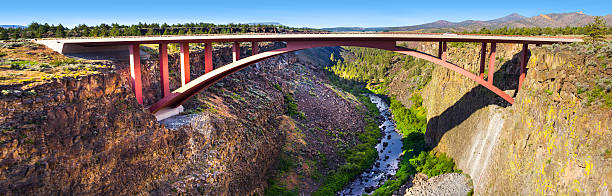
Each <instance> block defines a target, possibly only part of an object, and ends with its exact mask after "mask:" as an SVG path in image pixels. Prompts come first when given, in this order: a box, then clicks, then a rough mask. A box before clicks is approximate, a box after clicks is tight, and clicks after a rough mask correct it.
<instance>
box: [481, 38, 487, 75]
mask: <svg viewBox="0 0 612 196" xmlns="http://www.w3.org/2000/svg"><path fill="white" fill-rule="evenodd" d="M481 45H482V46H481V47H480V78H482V79H484V70H485V62H486V59H487V43H486V42H482V44H481Z"/></svg>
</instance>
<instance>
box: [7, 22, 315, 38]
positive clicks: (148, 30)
mask: <svg viewBox="0 0 612 196" xmlns="http://www.w3.org/2000/svg"><path fill="white" fill-rule="evenodd" d="M320 31H321V30H318V29H311V28H295V27H288V26H284V25H267V24H233V23H230V24H212V23H184V24H172V25H169V24H166V23H163V24H159V23H150V24H147V23H138V24H135V25H120V24H115V23H113V24H110V25H108V24H100V25H96V26H88V25H85V24H81V25H77V26H75V27H73V28H67V27H64V26H63V25H62V24H59V25H49V24H47V23H45V24H40V23H36V22H33V23H31V24H29V25H28V26H27V27H25V28H0V40H9V39H33V38H48V37H113V36H142V35H184V34H229V33H289V32H320Z"/></svg>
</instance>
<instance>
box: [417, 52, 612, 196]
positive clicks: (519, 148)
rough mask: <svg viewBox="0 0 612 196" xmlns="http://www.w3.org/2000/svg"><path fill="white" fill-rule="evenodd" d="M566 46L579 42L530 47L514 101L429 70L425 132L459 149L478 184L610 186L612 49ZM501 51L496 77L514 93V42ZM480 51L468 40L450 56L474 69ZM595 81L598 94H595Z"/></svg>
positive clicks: (514, 189) (479, 187) (562, 189)
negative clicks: (611, 51)
mask: <svg viewBox="0 0 612 196" xmlns="http://www.w3.org/2000/svg"><path fill="white" fill-rule="evenodd" d="M572 47H575V48H581V47H584V46H569V47H563V46H552V47H544V48H543V47H530V49H531V53H530V59H529V63H528V65H527V68H528V72H527V77H526V80H525V84H524V86H523V87H522V89H521V91H519V92H518V94H516V98H515V99H516V102H515V104H514V105H511V106H510V105H508V104H505V103H503V101H501V100H500V99H499V98H497V97H496V96H495V95H494V94H492V93H490V92H488V91H487V90H486V89H484V88H483V87H480V86H477V85H476V84H475V83H474V82H470V81H469V80H468V79H467V78H464V77H462V76H460V75H459V74H455V73H452V72H451V71H448V70H445V69H442V68H436V69H435V70H434V72H433V76H432V81H431V82H430V83H429V84H428V85H427V86H426V87H425V89H424V96H425V97H428V98H427V99H425V100H426V101H424V104H425V105H426V107H427V109H428V128H427V133H426V135H427V139H428V142H429V144H430V145H432V146H435V150H436V151H439V152H446V153H447V154H449V155H450V156H452V157H453V158H455V161H456V162H457V166H458V167H459V168H460V169H462V170H463V171H464V172H466V173H467V174H469V175H470V176H471V177H472V179H473V181H474V185H475V191H476V193H478V194H484V195H489V194H535V193H539V194H549V193H567V194H571V193H587V194H596V193H599V194H605V193H609V191H610V189H609V188H608V186H609V185H608V184H610V182H611V180H612V170H611V169H610V168H612V167H611V164H612V161H611V160H610V158H611V157H610V153H609V152H610V149H611V148H612V144H611V143H610V142H609V141H610V139H611V137H612V134H611V132H610V129H611V127H612V125H611V123H612V122H610V119H611V117H612V113H611V112H610V110H609V109H610V108H609V107H610V106H608V105H606V104H607V101H608V100H606V97H605V96H606V93H608V95H607V96H609V93H610V81H611V75H612V74H611V72H610V68H606V67H605V64H606V63H609V58H610V56H609V53H606V52H605V51H606V49H605V47H604V49H602V50H601V51H600V53H592V52H591V53H588V52H586V53H585V52H584V51H582V52H581V51H580V50H572ZM608 47H609V46H608ZM607 50H609V49H607ZM498 51H504V52H502V53H499V52H498V56H499V58H498V61H497V65H498V66H497V70H496V73H495V76H494V78H495V80H494V81H496V82H495V84H496V86H500V87H501V88H502V90H507V92H510V93H512V92H513V90H514V89H516V86H517V84H516V78H518V69H517V68H518V66H517V65H518V62H519V61H518V58H517V55H518V53H519V51H520V48H519V46H517V45H503V46H502V48H501V49H498ZM587 51H588V50H587ZM602 53H603V54H602ZM477 54H478V53H477V47H475V46H474V47H466V48H455V49H451V52H450V55H449V56H450V61H451V62H456V63H457V64H458V65H466V67H464V68H466V69H468V70H472V71H473V72H474V71H475V70H476V69H477V66H478V63H477V60H478V55H477ZM606 55H607V57H606ZM594 58H597V59H599V60H598V61H593V60H591V59H594ZM504 80H506V81H510V82H504ZM606 88H607V89H606ZM596 89H600V91H601V90H603V94H601V93H600V94H598V95H593V93H592V92H593V91H594V90H596ZM581 91H582V92H581ZM585 91H587V92H585ZM591 96H600V97H595V98H594V97H591ZM597 99H600V100H597ZM608 99H609V98H608Z"/></svg>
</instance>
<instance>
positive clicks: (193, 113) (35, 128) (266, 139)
mask: <svg viewBox="0 0 612 196" xmlns="http://www.w3.org/2000/svg"><path fill="white" fill-rule="evenodd" d="M281 46H282V45H279V43H272V44H270V45H266V46H262V47H261V48H262V50H269V49H272V48H275V47H281ZM144 50H146V51H149V52H147V53H148V54H144V55H143V58H144V59H143V61H142V62H143V70H144V71H143V74H142V75H143V90H144V95H145V97H146V99H145V103H146V104H151V103H152V102H153V101H154V100H156V99H158V98H159V96H160V91H159V84H158V80H157V78H158V77H159V71H158V67H157V64H158V63H157V58H156V55H157V54H155V53H150V50H147V49H146V48H145V49H144ZM248 53H249V51H248V50H246V48H243V50H242V55H243V56H247V55H248ZM301 53H303V55H300V53H298V54H287V55H281V56H279V57H274V58H271V59H269V60H266V61H262V62H259V63H257V64H255V65H253V66H252V67H249V68H246V69H245V70H243V71H240V72H237V73H236V74H233V75H231V76H229V77H227V78H225V79H223V80H222V81H220V82H218V83H217V84H215V85H213V86H211V87H210V88H208V89H206V90H205V91H203V92H202V93H199V94H198V95H196V96H194V97H193V98H192V99H191V100H189V101H188V102H187V103H185V105H184V106H185V107H186V112H185V113H184V114H182V115H181V118H180V121H181V122H182V123H179V124H180V125H179V126H174V125H173V124H172V123H169V124H167V125H164V124H160V123H158V122H156V121H155V118H154V116H153V115H152V114H150V113H149V112H148V111H146V110H145V108H144V107H143V106H142V105H139V104H138V103H137V102H136V101H135V98H134V96H133V94H132V92H131V90H130V89H129V87H128V85H127V84H128V82H127V79H126V78H127V77H126V73H127V71H126V67H127V66H126V64H125V62H114V64H115V65H114V67H117V69H115V70H110V69H108V70H105V71H101V72H100V73H98V74H92V75H85V76H75V77H64V78H58V79H52V80H51V81H50V82H45V83H42V84H37V85H23V86H14V88H15V89H18V90H7V91H6V92H5V91H3V92H2V94H1V95H0V112H1V114H2V115H0V125H1V126H0V128H1V129H2V132H0V171H1V172H0V194H2V195H24V194H25V195H45V194H65V193H72V194H121V195H124V194H151V195H168V194H204V195H250V194H263V193H264V190H265V189H266V187H267V186H268V182H267V179H268V178H269V177H270V176H272V175H274V174H275V173H277V172H275V171H274V169H275V168H276V165H277V164H278V156H280V155H281V154H284V155H283V156H290V157H299V158H300V159H299V160H297V161H296V163H297V164H299V166H300V167H298V168H296V169H294V170H292V172H293V173H292V175H290V176H284V175H283V176H279V177H278V178H279V179H284V178H289V179H293V180H294V181H293V183H292V184H285V185H288V186H293V187H295V186H301V187H303V188H304V189H306V191H312V190H313V189H314V188H316V186H317V184H318V183H319V182H318V181H314V180H312V179H311V178H310V177H307V178H305V179H302V177H299V176H303V175H313V176H316V177H317V179H320V175H321V173H320V172H325V171H327V170H330V169H334V168H335V167H337V165H338V164H339V163H341V162H342V160H341V159H342V157H341V156H339V153H338V151H339V150H340V149H339V148H337V145H342V147H343V148H350V147H351V146H353V145H355V141H356V140H357V139H356V137H357V133H359V129H361V128H362V127H363V126H364V124H363V122H362V121H361V120H362V116H361V115H362V114H361V112H360V111H361V110H364V108H363V105H361V104H360V103H358V102H357V101H355V100H350V99H349V98H347V97H346V96H348V95H347V94H346V93H344V92H341V90H339V89H336V88H334V87H332V86H330V85H329V84H327V81H326V79H325V74H324V72H321V71H320V68H321V66H322V65H323V64H325V63H327V61H328V60H326V59H327V58H328V57H329V53H330V51H328V49H320V50H308V51H302V52H301ZM318 55H320V56H318ZM202 56H203V55H202V54H201V53H199V52H193V53H192V55H191V58H192V72H191V74H192V76H191V77H192V78H195V77H197V76H199V75H201V74H203V72H202V71H203V70H202V69H203V61H202V60H203V58H202ZM214 56H215V57H217V58H216V59H217V60H216V61H215V62H214V64H215V67H219V66H222V65H224V64H226V63H227V62H229V61H230V60H231V59H230V58H229V57H231V50H230V48H228V47H223V46H220V47H216V48H215V50H214ZM176 57H177V55H176V54H171V55H170V69H171V70H179V69H178V62H177V60H178V58H176ZM311 57H313V58H311ZM318 57H320V58H318ZM317 70H319V71H317ZM170 76H171V87H172V88H176V87H178V86H179V85H180V84H179V81H180V80H179V77H178V76H179V75H178V71H171V72H170ZM11 88H13V87H11ZM279 89H280V90H279ZM288 94H290V95H293V96H294V97H295V102H296V103H295V104H297V109H298V111H299V112H301V113H302V115H303V116H301V117H300V116H296V117H288V116H287V115H285V110H286V104H287V101H286V99H287V95H288ZM302 130H304V131H302ZM347 131H356V132H355V134H353V133H351V134H344V133H346V132H347ZM338 133H342V135H339V134H338ZM286 138H288V139H286ZM305 142H307V143H305ZM331 142H333V143H337V145H325V144H328V143H331ZM306 144H308V145H306ZM281 152H282V153H281ZM320 157H324V158H325V159H324V160H323V159H321V160H319V158H320ZM304 158H305V160H304ZM304 161H306V162H304ZM319 162H320V163H319ZM322 164H325V165H322ZM309 167H310V168H309ZM316 168H321V169H316ZM297 177H299V178H298V179H296V178H297ZM296 180H297V181H296Z"/></svg>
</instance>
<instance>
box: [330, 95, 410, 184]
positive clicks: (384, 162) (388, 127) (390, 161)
mask: <svg viewBox="0 0 612 196" xmlns="http://www.w3.org/2000/svg"><path fill="white" fill-rule="evenodd" d="M367 96H368V97H370V101H372V103H374V104H376V107H377V108H378V111H379V112H380V115H381V116H382V118H383V121H382V122H381V124H380V126H379V127H380V129H381V130H382V131H383V136H382V139H381V140H380V142H379V143H378V144H377V145H376V150H377V151H378V158H377V159H376V162H375V163H374V165H373V166H372V168H370V169H368V170H366V171H365V172H363V173H362V174H360V175H359V176H358V177H357V178H355V180H353V182H351V183H350V184H349V185H348V186H346V187H345V188H344V189H343V190H342V191H340V192H339V193H338V194H339V195H362V194H364V193H368V194H369V193H372V191H374V190H376V188H378V187H380V186H381V185H382V184H383V183H385V181H386V180H387V179H389V178H390V177H391V176H393V175H395V172H397V170H398V164H399V158H400V156H401V154H402V136H401V135H400V134H399V133H398V132H397V131H396V130H395V123H394V122H393V119H392V118H391V111H390V110H389V105H388V104H387V103H385V101H384V100H383V98H382V97H380V96H379V95H373V94H368V95H367Z"/></svg>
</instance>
